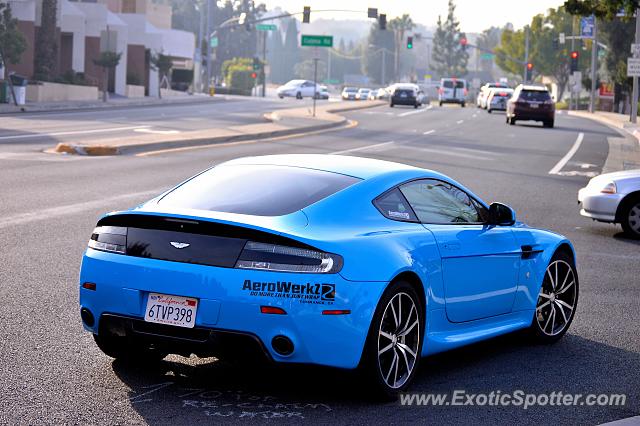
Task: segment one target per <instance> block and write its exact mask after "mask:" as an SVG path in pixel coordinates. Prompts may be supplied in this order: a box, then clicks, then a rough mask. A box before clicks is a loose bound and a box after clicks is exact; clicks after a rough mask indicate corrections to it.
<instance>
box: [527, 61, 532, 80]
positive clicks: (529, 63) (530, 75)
mask: <svg viewBox="0 0 640 426" xmlns="http://www.w3.org/2000/svg"><path fill="white" fill-rule="evenodd" d="M531 80H533V64H532V63H531V62H527V81H531Z"/></svg>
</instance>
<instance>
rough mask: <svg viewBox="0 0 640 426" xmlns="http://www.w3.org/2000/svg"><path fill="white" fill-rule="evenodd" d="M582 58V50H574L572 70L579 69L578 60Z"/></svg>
mask: <svg viewBox="0 0 640 426" xmlns="http://www.w3.org/2000/svg"><path fill="white" fill-rule="evenodd" d="M579 60H580V52H578V51H577V50H574V51H573V52H571V72H576V71H578V61H579Z"/></svg>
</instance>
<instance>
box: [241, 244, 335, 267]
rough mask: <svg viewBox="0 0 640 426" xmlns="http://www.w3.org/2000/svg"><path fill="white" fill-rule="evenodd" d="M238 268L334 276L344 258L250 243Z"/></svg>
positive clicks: (304, 250) (243, 252)
mask: <svg viewBox="0 0 640 426" xmlns="http://www.w3.org/2000/svg"><path fill="white" fill-rule="evenodd" d="M236 268H240V269H260V270H267V271H280V272H303V273H315V274H333V273H337V272H339V271H340V270H341V269H342V257H340V256H338V255H336V254H330V253H324V252H321V251H316V250H310V249H303V248H297V247H287V246H280V245H275V244H267V243H257V242H253V241H249V242H247V244H246V245H245V246H244V250H242V253H241V254H240V257H239V258H238V261H237V262H236Z"/></svg>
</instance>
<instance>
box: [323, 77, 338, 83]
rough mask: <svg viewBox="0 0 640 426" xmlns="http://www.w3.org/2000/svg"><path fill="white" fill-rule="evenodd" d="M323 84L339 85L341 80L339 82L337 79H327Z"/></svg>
mask: <svg viewBox="0 0 640 426" xmlns="http://www.w3.org/2000/svg"><path fill="white" fill-rule="evenodd" d="M323 83H326V84H339V83H340V80H337V79H335V78H327V79H325V80H324V81H323Z"/></svg>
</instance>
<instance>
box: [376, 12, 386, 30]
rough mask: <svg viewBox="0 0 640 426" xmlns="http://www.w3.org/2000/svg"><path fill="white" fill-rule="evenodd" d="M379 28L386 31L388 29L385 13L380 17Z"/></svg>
mask: <svg viewBox="0 0 640 426" xmlns="http://www.w3.org/2000/svg"><path fill="white" fill-rule="evenodd" d="M378 27H379V28H380V29H381V30H386V29H387V15H386V14H384V13H381V14H380V15H378Z"/></svg>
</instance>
